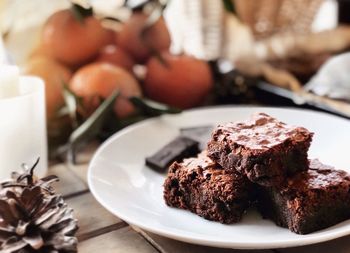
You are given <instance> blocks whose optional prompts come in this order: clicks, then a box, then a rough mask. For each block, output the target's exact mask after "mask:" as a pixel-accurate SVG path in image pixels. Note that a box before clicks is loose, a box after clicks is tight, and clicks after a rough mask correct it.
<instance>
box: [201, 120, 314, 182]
mask: <svg viewBox="0 0 350 253" xmlns="http://www.w3.org/2000/svg"><path fill="white" fill-rule="evenodd" d="M312 136H313V133H311V132H309V131H308V130H307V129H305V128H303V127H296V126H290V125H287V124H285V123H283V122H280V121H278V120H277V119H275V118H272V117H271V116H269V115H267V114H265V113H258V114H255V115H253V116H252V117H251V119H250V120H248V121H245V122H235V123H227V124H225V125H219V126H218V127H217V128H216V129H215V130H214V131H213V133H212V138H211V140H210V141H209V142H208V156H209V157H210V158H212V159H213V160H214V161H215V162H217V163H219V164H220V165H221V166H222V167H223V168H224V169H226V170H237V171H238V172H240V173H241V174H243V175H246V176H247V177H248V178H249V180H251V181H252V182H254V183H257V184H260V185H263V186H276V185H279V184H280V183H282V182H283V181H284V180H285V178H286V177H287V176H289V175H292V174H294V173H295V172H297V171H303V170H306V169H307V168H308V159H307V151H308V149H309V147H310V143H311V140H312ZM295 165H298V166H295Z"/></svg>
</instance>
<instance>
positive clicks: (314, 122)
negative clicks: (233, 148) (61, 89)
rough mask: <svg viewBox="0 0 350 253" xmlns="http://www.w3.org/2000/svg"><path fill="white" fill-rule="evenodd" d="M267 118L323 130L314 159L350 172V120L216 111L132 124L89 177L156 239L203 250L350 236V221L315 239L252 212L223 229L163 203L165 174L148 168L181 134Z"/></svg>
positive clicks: (102, 152)
mask: <svg viewBox="0 0 350 253" xmlns="http://www.w3.org/2000/svg"><path fill="white" fill-rule="evenodd" d="M254 112H266V113H268V114H270V115H272V116H275V117H277V118H278V119H280V120H282V121H285V122H287V123H289V124H293V125H301V126H305V127H307V128H308V129H309V130H311V131H313V132H315V136H314V141H313V143H312V146H311V150H310V152H309V154H310V157H311V158H316V157H317V158H320V160H321V161H323V162H324V163H328V164H331V165H334V166H336V167H337V168H342V169H346V168H347V167H348V168H350V156H349V147H350V144H349V143H350V121H348V120H345V119H341V118H338V117H335V116H332V115H329V114H324V113H320V112H313V111H307V110H296V109H277V108H266V107H213V108H206V109H201V110H191V111H187V112H184V113H181V114H178V115H166V116H163V117H160V118H154V119H150V120H146V121H144V122H141V123H138V124H135V125H133V126H130V127H128V128H126V129H124V130H122V131H120V132H118V133H117V134H115V135H114V136H112V137H111V138H110V139H109V140H107V141H106V142H105V143H104V144H103V145H102V146H101V147H100V148H99V150H98V151H97V152H96V154H95V156H94V158H93V159H92V161H91V164H90V167H89V173H88V181H89V186H90V189H91V191H92V193H93V194H94V196H95V197H96V199H97V200H98V201H99V202H100V203H101V204H102V205H103V206H104V207H105V208H107V209H108V210H109V211H110V212H112V213H113V214H115V215H117V216H118V217H119V218H121V219H123V220H125V221H126V222H128V223H130V224H133V225H136V226H138V227H140V228H142V229H145V230H148V231H151V232H153V233H156V234H159V235H163V236H166V237H170V238H173V239H177V240H181V241H186V242H190V243H195V244H202V245H209V246H216V247H227V248H241V249H264V248H282V247H291V246H301V245H306V244H312V243H317V242H322V241H326V240H331V239H334V238H337V237H341V236H344V235H347V234H350V220H349V221H345V222H342V223H340V224H338V225H335V226H333V227H330V228H328V229H324V230H322V231H318V232H315V233H312V234H309V235H297V234H294V233H292V232H290V231H289V230H288V229H285V228H280V227H277V226H276V225H275V224H274V223H273V222H271V221H269V220H263V219H262V218H261V217H260V215H259V214H258V213H257V212H256V211H254V210H250V211H248V213H247V214H246V215H245V216H244V218H243V220H242V221H241V222H239V223H237V224H232V225H222V224H220V223H217V222H211V221H207V220H205V219H203V218H200V217H198V216H197V215H195V214H192V213H190V212H188V211H184V210H179V209H175V208H170V207H168V206H166V205H165V203H164V201H163V196H162V192H163V187H162V184H163V181H164V177H165V176H164V175H163V174H159V173H157V172H155V171H153V170H151V169H150V168H148V167H146V166H145V165H144V162H145V157H146V156H149V155H151V154H153V153H154V152H156V151H157V150H158V149H159V148H160V147H162V146H163V145H164V144H166V143H167V142H169V141H171V140H172V139H173V138H175V137H176V136H177V135H178V134H179V128H183V127H196V126H203V125H216V124H217V123H222V122H228V121H235V120H242V119H246V118H247V117H249V116H250V114H252V113H254Z"/></svg>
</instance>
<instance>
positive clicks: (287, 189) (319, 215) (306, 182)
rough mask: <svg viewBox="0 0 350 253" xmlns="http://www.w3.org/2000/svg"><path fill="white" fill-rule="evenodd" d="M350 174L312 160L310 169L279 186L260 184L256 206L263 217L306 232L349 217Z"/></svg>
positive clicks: (297, 230)
mask: <svg viewBox="0 0 350 253" xmlns="http://www.w3.org/2000/svg"><path fill="white" fill-rule="evenodd" d="M349 191H350V175H349V174H348V173H346V172H345V171H342V170H335V169H333V168H332V167H330V166H327V165H324V164H322V163H320V162H319V161H318V160H311V162H310V169H309V170H307V171H302V172H299V173H297V174H295V175H294V176H292V177H290V178H288V179H287V180H286V182H285V183H284V185H281V186H280V187H278V188H273V187H270V188H265V187H261V189H260V190H259V191H258V195H259V196H258V209H259V211H260V212H261V214H262V215H263V217H264V218H269V219H272V220H273V221H275V222H276V224H277V225H279V226H282V227H287V228H289V229H290V230H291V231H293V232H295V233H298V234H308V233H311V232H314V231H317V230H320V229H323V228H327V227H329V226H332V225H335V224H337V223H339V222H341V221H344V220H346V219H349V218H350V193H349Z"/></svg>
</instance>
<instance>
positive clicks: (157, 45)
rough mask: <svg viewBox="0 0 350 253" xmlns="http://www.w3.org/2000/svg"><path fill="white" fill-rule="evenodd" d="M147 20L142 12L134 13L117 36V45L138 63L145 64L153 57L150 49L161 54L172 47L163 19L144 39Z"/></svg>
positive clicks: (149, 29) (148, 30) (149, 30)
mask: <svg viewBox="0 0 350 253" xmlns="http://www.w3.org/2000/svg"><path fill="white" fill-rule="evenodd" d="M147 18H148V16H147V15H146V14H144V13H142V12H135V13H133V14H132V15H131V17H130V18H129V20H127V21H126V22H125V23H124V25H123V26H122V28H121V30H120V31H119V32H118V34H117V36H116V43H117V45H118V46H120V47H122V48H124V49H125V50H126V51H127V52H129V53H130V54H131V55H132V56H133V57H134V59H136V60H137V61H138V62H145V61H146V60H147V59H148V58H149V57H150V56H151V50H150V48H152V49H154V50H156V51H158V52H159V51H164V50H167V49H169V47H170V35H169V31H168V29H167V27H166V24H165V22H164V19H163V17H161V18H160V19H159V20H158V21H157V22H156V23H155V24H153V25H152V26H151V27H149V28H148V29H147V32H146V33H145V35H144V37H142V31H143V29H144V27H145V23H146V20H147Z"/></svg>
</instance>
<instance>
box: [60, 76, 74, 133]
mask: <svg viewBox="0 0 350 253" xmlns="http://www.w3.org/2000/svg"><path fill="white" fill-rule="evenodd" d="M62 83H63V92H62V94H63V99H64V102H65V104H66V106H65V107H64V108H62V109H61V110H60V111H59V113H60V114H61V115H64V113H67V114H68V115H69V117H70V119H71V120H72V126H73V128H77V126H78V120H77V108H78V102H79V101H78V100H79V98H78V97H77V96H76V95H75V94H74V93H73V92H72V91H71V90H70V89H69V87H68V85H67V83H65V82H64V81H62Z"/></svg>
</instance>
